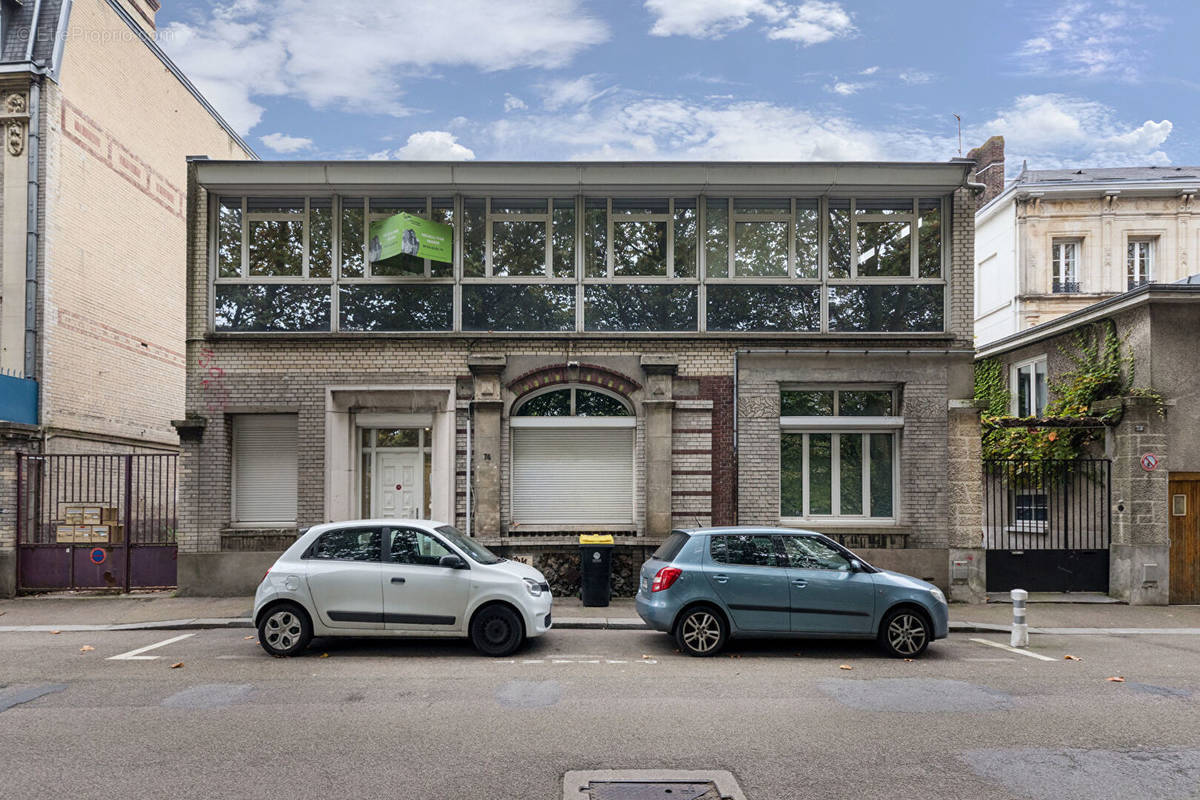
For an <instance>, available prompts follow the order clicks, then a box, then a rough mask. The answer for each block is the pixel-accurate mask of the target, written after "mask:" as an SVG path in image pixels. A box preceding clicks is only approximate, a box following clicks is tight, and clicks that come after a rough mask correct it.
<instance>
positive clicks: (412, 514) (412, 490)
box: [373, 452, 425, 519]
mask: <svg viewBox="0 0 1200 800" xmlns="http://www.w3.org/2000/svg"><path fill="white" fill-rule="evenodd" d="M375 459H376V460H375V487H374V488H375V491H374V492H373V496H374V497H375V498H376V503H377V505H376V510H375V516H377V517H378V518H380V519H423V518H424V516H425V474H424V472H423V470H422V466H423V459H422V458H421V454H420V453H419V452H414V453H405V452H380V453H377V454H376V456H375Z"/></svg>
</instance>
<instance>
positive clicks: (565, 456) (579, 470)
mask: <svg viewBox="0 0 1200 800" xmlns="http://www.w3.org/2000/svg"><path fill="white" fill-rule="evenodd" d="M512 437H513V463H512V521H513V522H514V523H516V524H521V525H558V524H576V525H578V524H585V525H594V524H607V525H625V524H632V523H633V428H586V427H563V428H513V429H512Z"/></svg>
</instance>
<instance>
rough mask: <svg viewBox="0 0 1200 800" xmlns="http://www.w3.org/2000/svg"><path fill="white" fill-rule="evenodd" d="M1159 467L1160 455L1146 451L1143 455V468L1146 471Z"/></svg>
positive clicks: (1152, 470)
mask: <svg viewBox="0 0 1200 800" xmlns="http://www.w3.org/2000/svg"><path fill="white" fill-rule="evenodd" d="M1157 468H1158V456H1156V455H1154V453H1146V454H1145V455H1144V456H1142V469H1144V470H1146V472H1154V470H1156V469H1157Z"/></svg>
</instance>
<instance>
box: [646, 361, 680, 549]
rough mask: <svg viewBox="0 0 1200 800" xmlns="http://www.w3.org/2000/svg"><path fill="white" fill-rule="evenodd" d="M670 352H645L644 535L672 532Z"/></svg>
mask: <svg viewBox="0 0 1200 800" xmlns="http://www.w3.org/2000/svg"><path fill="white" fill-rule="evenodd" d="M676 369H677V363H676V361H675V358H674V357H672V356H660V355H644V356H642V370H643V371H644V372H645V373H646V394H645V398H644V399H643V400H642V408H643V409H644V411H645V415H646V536H651V537H663V536H666V535H667V534H669V533H670V532H671V426H672V417H673V413H674V408H675V401H674V400H673V383H674V375H675V371H676Z"/></svg>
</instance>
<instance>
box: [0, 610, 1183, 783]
mask: <svg viewBox="0 0 1200 800" xmlns="http://www.w3.org/2000/svg"><path fill="white" fill-rule="evenodd" d="M249 633H251V632H250V631H247V630H223V631H217V630H211V631H197V632H192V633H191V635H188V636H186V638H181V639H178V640H177V641H173V642H170V643H169V644H166V645H164V646H162V647H158V648H156V649H151V650H146V651H144V652H143V653H141V654H140V655H141V656H143V657H151V656H152V657H153V658H152V659H151V658H141V659H137V658H135V659H132V660H130V659H116V660H114V659H112V658H111V657H112V656H117V655H121V654H127V653H129V652H130V651H134V650H137V649H139V648H143V647H145V646H147V645H153V644H156V643H159V642H163V641H165V640H169V639H174V638H175V637H179V636H183V635H184V634H183V633H181V632H171V631H165V632H152V631H136V632H109V633H61V634H58V635H53V634H47V633H37V634H27V633H5V634H0V754H2V757H0V761H2V763H3V764H4V767H3V769H2V770H0V797H2V798H22V799H23V800H34V799H35V798H56V799H57V798H73V799H76V800H80V799H82V798H93V797H96V798H100V797H104V798H112V797H122V798H123V797H134V798H141V797H147V798H149V797H154V798H160V797H161V798H259V797H262V798H281V797H304V798H339V800H341V799H344V800H358V799H359V798H375V797H384V796H389V797H405V798H409V797H412V798H493V797H495V798H522V799H524V798H529V799H531V800H541V799H543V798H544V799H545V800H551V799H553V800H557V798H560V797H561V796H562V776H563V773H565V772H566V771H568V770H591V769H606V768H616V769H626V768H628V769H722V770H729V771H731V772H732V773H734V775H735V776H737V778H738V780H739V782H740V783H741V786H742V789H743V790H744V791H745V793H746V795H747V797H748V798H750V800H766V799H767V798H771V799H772V800H773V799H774V798H809V797H811V798H885V797H886V798H894V797H919V798H955V800H958V799H959V798H980V799H981V800H988V799H991V798H995V799H996V800H1012V799H1013V798H1030V799H1031V800H1042V798H1045V799H1046V800H1075V799H1076V798H1078V799H1079V800H1110V799H1111V800H1117V798H1120V800H1131V799H1136V798H1154V800H1174V799H1175V798H1196V797H1200V713H1198V711H1200V708H1198V699H1200V671H1198V670H1197V665H1198V664H1200V636H1175V635H1157V636H1060V637H1046V636H1039V637H1035V640H1034V648H1033V652H1035V653H1038V654H1041V655H1043V656H1046V657H1047V658H1048V659H1050V660H1041V659H1036V658H1032V657H1029V656H1027V655H1021V654H1014V653H1012V652H1010V651H1008V650H1005V649H1002V648H999V647H994V646H989V645H987V644H983V643H980V642H978V641H973V640H974V639H984V640H990V641H993V642H996V643H1001V644H1003V643H1006V639H1005V637H1001V636H986V635H970V636H968V635H954V636H952V637H951V638H950V639H947V640H943V641H940V642H937V643H936V644H935V645H934V646H933V647H932V648H931V649H930V651H929V653H928V654H927V656H926V657H924V658H921V659H919V660H917V661H914V662H904V661H900V660H894V659H890V658H886V657H884V656H882V655H881V654H880V653H879V652H878V651H877V650H876V649H875V648H874V646H873V645H871V644H859V643H849V644H847V643H842V644H838V643H812V642H794V641H793V642H782V641H780V642H753V643H735V646H734V647H733V649H732V650H731V651H730V652H729V653H728V654H727V655H724V656H721V657H718V658H714V659H692V658H688V657H685V656H682V655H680V654H678V653H676V652H675V651H674V647H673V645H672V643H671V641H670V640H669V639H668V638H667V637H666V636H665V635H662V634H655V633H647V632H641V631H584V630H578V631H556V632H553V633H552V634H551V635H550V636H548V637H546V638H545V639H543V640H540V641H536V642H533V643H531V644H530V645H529V646H528V647H527V648H526V649H525V650H523V651H522V652H520V653H519V654H518V655H517V656H516V657H514V658H512V659H507V660H503V661H494V660H489V659H485V658H481V657H479V656H477V655H475V653H474V652H473V651H472V650H471V648H470V646H469V645H467V644H466V643H462V642H438V641H434V642H429V641H420V642H418V641H411V640H410V641H399V642H379V641H370V640H354V641H345V640H318V641H317V642H315V643H314V647H313V648H312V650H311V652H310V654H309V655H307V656H305V657H302V658H295V659H274V658H270V657H268V656H267V655H266V654H265V653H263V652H262V650H261V649H260V648H259V647H258V646H257V645H256V644H255V642H254V640H253V638H252V637H251V638H250V639H247V638H245V637H246V636H247V635H248V634H249ZM85 646H88V647H92V648H94V649H93V650H86V651H82V650H81V648H83V647H85ZM326 654H327V655H326ZM1067 654H1070V655H1073V656H1076V657H1077V658H1078V659H1080V660H1065V659H1064V656H1065V655H1067ZM181 662H182V666H180V667H177V668H174V669H172V668H171V665H173V664H177V663H181ZM842 665H846V666H850V667H852V669H850V670H845V669H841V668H840V667H841V666H842ZM1111 676H1122V677H1124V678H1125V682H1123V683H1118V682H1112V681H1108V680H1107V678H1109V677H1111Z"/></svg>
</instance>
